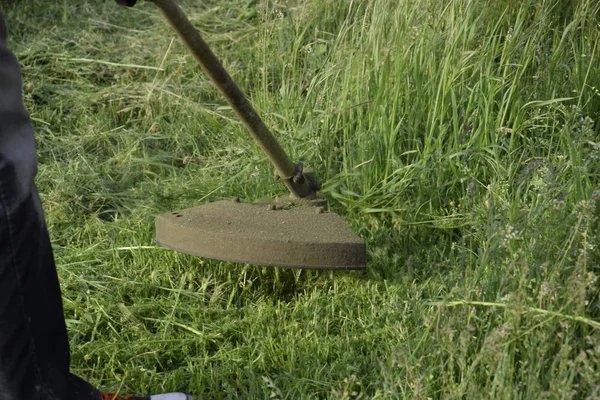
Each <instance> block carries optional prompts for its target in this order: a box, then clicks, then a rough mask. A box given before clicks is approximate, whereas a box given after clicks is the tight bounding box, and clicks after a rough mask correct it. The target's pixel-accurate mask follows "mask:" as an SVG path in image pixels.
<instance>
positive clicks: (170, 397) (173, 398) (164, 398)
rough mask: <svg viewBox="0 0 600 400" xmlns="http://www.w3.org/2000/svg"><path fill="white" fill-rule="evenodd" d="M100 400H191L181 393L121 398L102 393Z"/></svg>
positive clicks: (112, 394) (114, 394)
mask: <svg viewBox="0 0 600 400" xmlns="http://www.w3.org/2000/svg"><path fill="white" fill-rule="evenodd" d="M102 400H193V399H192V398H191V397H190V396H188V395H187V394H183V393H164V394H154V395H152V396H133V395H127V396H121V395H118V394H116V393H104V392H102Z"/></svg>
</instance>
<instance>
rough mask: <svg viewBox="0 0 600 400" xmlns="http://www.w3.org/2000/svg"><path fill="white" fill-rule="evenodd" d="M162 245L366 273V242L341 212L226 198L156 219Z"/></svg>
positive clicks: (256, 260)
mask: <svg viewBox="0 0 600 400" xmlns="http://www.w3.org/2000/svg"><path fill="white" fill-rule="evenodd" d="M156 243H158V244H159V245H161V246H164V247H167V248H170V249H173V250H176V251H179V252H183V253H187V254H192V255H195V256H201V257H207V258H213V259H217V260H223V261H232V262H241V263H247V264H257V265H273V266H280V267H287V268H308V269H337V270H349V269H364V268H365V266H366V248H365V243H364V242H363V241H362V240H361V239H360V238H359V237H358V236H357V235H356V234H355V233H354V232H352V230H351V229H350V228H349V227H348V226H347V225H346V224H345V223H344V221H343V220H342V219H341V218H340V217H339V216H338V215H337V214H335V213H332V212H327V211H324V210H323V208H322V207H318V206H309V205H294V204H285V203H280V202H273V203H242V202H239V201H228V200H222V201H217V202H214V203H208V204H204V205H201V206H198V207H193V208H187V209H185V210H180V211H174V212H171V213H167V214H162V215H159V216H158V217H157V218H156Z"/></svg>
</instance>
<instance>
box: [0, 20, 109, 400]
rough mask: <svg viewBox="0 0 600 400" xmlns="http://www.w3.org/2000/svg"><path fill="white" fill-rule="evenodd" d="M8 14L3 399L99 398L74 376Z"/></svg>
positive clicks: (1, 267)
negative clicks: (9, 29) (38, 190)
mask: <svg viewBox="0 0 600 400" xmlns="http://www.w3.org/2000/svg"><path fill="white" fill-rule="evenodd" d="M5 37H6V28H5V25H4V21H3V18H2V15H1V14H0V400H93V399H99V398H100V395H99V393H98V392H97V391H96V390H95V389H93V388H92V387H91V386H89V385H88V384H87V383H85V382H83V381H81V380H80V379H78V378H76V377H74V376H72V375H70V374H69V343H68V339H67V331H66V327H65V322H64V316H63V307H62V300H61V294H60V287H59V283H58V278H57V274H56V267H55V265H54V259H53V254H52V248H51V246H50V241H49V239H48V233H47V230H46V225H45V223H44V216H43V212H42V207H41V204H40V200H39V196H38V193H37V190H36V188H35V186H34V177H35V173H36V163H37V159H36V154H35V144H34V140H33V130H32V125H31V120H30V118H29V115H28V113H27V111H26V110H25V108H24V106H23V102H22V98H21V77H20V70H19V65H18V63H17V60H16V59H15V57H14V55H13V54H12V53H11V52H10V51H9V50H8V48H7V47H6V43H5Z"/></svg>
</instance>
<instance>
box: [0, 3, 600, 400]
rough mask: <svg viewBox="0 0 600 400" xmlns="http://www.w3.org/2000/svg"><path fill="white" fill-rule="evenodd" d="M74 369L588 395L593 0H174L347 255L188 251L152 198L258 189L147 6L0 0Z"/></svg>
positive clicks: (443, 391)
mask: <svg viewBox="0 0 600 400" xmlns="http://www.w3.org/2000/svg"><path fill="white" fill-rule="evenodd" d="M1 6H2V9H3V10H4V13H5V17H6V19H7V21H8V24H9V28H10V30H11V39H10V40H11V41H10V43H11V45H12V47H13V48H14V50H15V52H16V54H17V56H18V57H19V59H20V61H21V63H22V65H23V74H24V80H25V88H24V93H25V99H26V102H27V106H28V107H29V109H30V111H31V114H32V117H33V118H34V121H35V125H36V134H37V142H38V152H39V159H40V172H39V176H38V185H39V187H40V190H41V192H42V194H43V201H44V205H45V209H46V213H47V220H48V225H49V229H50V233H51V236H52V240H53V243H54V246H55V249H56V258H57V263H58V269H59V273H60V276H61V283H62V288H63V296H64V302H65V308H66V314H67V316H66V317H67V322H68V327H69V332H70V335H71V344H72V352H73V369H74V371H75V372H76V373H78V374H80V375H82V376H85V377H86V378H88V379H89V380H90V381H91V382H93V383H94V384H97V385H99V386H102V387H103V388H105V389H110V390H120V391H122V392H137V393H147V392H149V391H150V392H157V391H162V390H182V391H188V392H190V393H191V394H193V395H195V396H197V397H200V398H280V399H283V398H286V399H296V398H335V399H349V398H386V399H387V398H423V399H425V398H477V399H479V398H536V399H537V398H561V399H563V398H565V399H570V398H590V399H592V398H597V397H599V396H600V384H599V382H600V372H599V371H600V339H599V338H600V336H599V335H598V333H599V329H600V302H599V300H598V288H599V284H598V278H597V277H598V275H599V274H600V267H599V262H600V257H599V254H598V244H599V233H598V222H599V221H598V218H599V214H600V192H599V190H598V183H599V173H600V165H599V162H600V161H599V160H600V138H599V133H600V132H599V131H600V129H599V128H598V126H599V125H598V122H597V121H598V120H599V119H600V92H599V90H600V78H599V77H600V62H599V59H600V49H599V41H600V18H599V17H598V16H599V12H600V6H599V5H598V3H597V2H595V1H592V0H577V1H570V2H564V1H556V0H541V1H522V2H514V1H510V0H497V1H495V2H487V1H483V0H456V1H446V0H403V1H389V0H364V1H354V0H304V1H288V2H284V1H265V0H260V1H256V0H227V1H212V0H211V1H205V2H193V1H187V2H185V3H184V8H185V10H186V12H188V13H189V15H190V17H191V19H192V20H193V22H194V23H195V24H196V26H197V27H198V28H199V29H200V30H201V32H203V33H204V35H205V37H206V39H207V40H208V42H209V43H210V44H211V46H213V48H214V50H215V52H216V53H217V54H219V56H220V57H221V59H222V60H223V62H224V64H225V65H226V67H227V68H228V69H229V70H230V72H231V73H232V75H233V76H234V78H235V79H236V80H237V81H238V82H239V84H240V86H241V87H242V88H243V90H244V91H245V92H246V93H248V94H249V96H250V97H251V99H252V101H253V103H254V104H255V105H256V107H257V108H258V109H259V110H260V112H261V114H262V115H263V116H264V118H265V120H266V121H267V123H268V125H269V126H271V127H272V129H273V131H274V132H275V134H276V136H277V137H278V138H279V139H280V140H281V142H282V143H283V144H284V147H286V148H287V149H289V152H290V154H291V155H292V157H293V158H294V159H298V160H303V161H304V162H306V163H309V164H311V165H312V166H313V167H314V168H315V169H316V171H317V173H318V175H319V176H320V177H321V178H322V179H323V180H324V189H323V193H324V194H325V195H326V196H327V198H328V199H329V205H330V207H331V208H332V209H333V210H335V211H337V212H338V213H340V214H341V215H342V216H343V217H344V218H345V219H346V221H347V222H348V223H349V224H350V225H351V226H352V227H353V228H354V229H355V230H356V231H357V232H358V233H359V234H360V235H361V236H362V237H363V238H364V239H365V240H366V242H367V244H368V252H369V266H368V269H367V270H366V271H365V272H363V273H357V272H352V273H339V272H335V273H334V272H314V271H290V270H282V269H274V268H265V267H257V266H249V265H232V264H228V263H222V262H217V261H211V260H200V259H197V258H193V257H188V256H184V255H180V254H176V253H173V252H169V251H166V250H162V249H160V248H157V247H155V246H154V245H153V244H152V237H153V216H154V215H155V214H157V213H161V212H165V211H167V210H172V209H177V208H185V207H189V206H191V205H194V204H199V203H203V202H207V201H211V200H215V199H220V198H231V197H234V196H237V197H240V198H243V199H248V200H255V199H259V198H264V197H269V196H272V195H274V194H277V193H281V192H283V190H284V189H283V188H282V186H280V185H278V184H276V183H273V182H272V180H271V172H270V171H271V170H270V167H269V165H268V163H267V161H266V160H265V159H264V157H263V156H262V154H261V153H260V152H259V150H258V149H257V148H256V146H255V145H254V144H252V143H251V141H250V139H249V137H248V135H247V134H246V132H244V130H243V127H242V126H241V124H240V123H239V122H238V121H237V120H236V119H235V118H234V115H233V113H232V112H231V110H229V109H228V108H227V107H226V106H225V103H224V101H223V100H222V99H221V97H220V96H219V95H218V93H217V92H216V91H215V89H214V88H213V87H212V86H211V84H210V82H209V81H208V80H207V79H206V77H205V76H204V75H203V74H202V73H201V71H199V69H198V68H197V67H196V66H195V64H194V62H193V59H192V58H191V57H190V56H188V55H187V53H186V51H185V50H184V48H183V46H181V45H180V44H179V42H178V41H177V40H176V39H175V37H174V34H173V33H172V32H171V31H170V30H169V28H168V27H167V26H166V24H164V23H163V21H162V20H161V18H160V16H159V15H158V13H157V12H156V11H155V10H154V9H153V7H152V5H151V4H149V3H145V4H140V5H138V6H137V7H136V8H134V9H123V8H118V7H116V6H115V5H114V4H113V3H112V2H110V1H103V2H91V1H85V0H84V1H75V0H62V1H59V2H56V3H52V4H50V3H47V2H42V1H41V0H31V1H28V2H18V3H17V2H10V1H8V2H6V1H5V2H3V3H2V4H1Z"/></svg>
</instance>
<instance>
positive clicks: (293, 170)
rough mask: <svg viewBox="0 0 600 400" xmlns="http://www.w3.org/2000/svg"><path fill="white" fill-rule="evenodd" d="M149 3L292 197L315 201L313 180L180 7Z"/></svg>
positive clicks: (166, 1) (163, 0)
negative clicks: (219, 92)
mask: <svg viewBox="0 0 600 400" xmlns="http://www.w3.org/2000/svg"><path fill="white" fill-rule="evenodd" d="M151 1H152V2H153V3H154V4H155V5H156V7H158V8H159V9H160V11H161V12H162V13H163V15H164V16H165V18H166V19H167V20H168V21H169V24H170V25H171V27H172V28H173V29H174V30H175V32H177V34H178V35H179V37H180V38H181V40H182V41H183V42H184V43H185V45H186V46H187V47H188V48H189V50H190V51H191V52H192V54H193V55H194V57H195V58H196V60H197V61H198V63H199V64H200V66H201V67H202V69H203V70H204V72H206V73H207V74H208V76H209V77H210V79H211V80H212V81H213V83H214V84H215V85H216V86H217V88H218V89H219V91H221V93H223V95H224V96H225V99H227V102H228V103H229V105H230V106H231V108H232V109H233V110H234V111H235V113H236V114H237V115H238V116H239V117H240V119H241V120H242V122H243V123H244V125H245V126H246V128H248V130H249V131H250V133H251V134H252V136H253V137H254V139H255V140H256V141H257V142H258V144H259V145H260V147H261V148H262V150H263V151H264V152H265V154H266V155H267V157H268V158H269V160H271V163H273V165H274V166H275V169H276V171H277V173H278V175H279V176H280V177H281V178H282V180H283V181H284V183H285V185H286V186H287V188H288V189H289V191H290V193H291V194H292V196H295V197H314V195H315V193H316V190H315V188H314V185H313V182H312V180H309V179H305V178H304V177H303V176H302V175H301V174H299V172H300V171H298V168H297V167H296V165H295V164H294V163H293V162H292V160H291V159H290V158H289V157H288V155H287V154H286V152H285V150H283V148H282V147H281V146H280V145H279V143H278V142H277V140H276V139H275V138H274V137H273V135H272V134H271V132H270V131H269V129H268V128H267V126H266V125H265V124H264V122H263V121H262V120H261V118H260V117H259V116H258V114H257V112H256V111H255V110H254V108H253V107H252V105H251V104H250V102H249V101H248V99H246V96H244V94H243V93H242V91H241V90H240V88H239V87H238V86H237V85H236V83H235V82H234V81H233V79H232V78H231V76H230V75H229V74H228V73H227V71H226V70H225V68H224V67H223V65H222V64H221V62H220V61H219V59H218V58H217V57H216V56H215V54H214V53H213V52H212V51H211V50H210V48H209V47H208V45H207V44H206V42H205V41H204V39H202V36H200V33H199V32H198V31H197V30H196V28H194V26H193V25H192V23H191V22H190V21H189V20H188V18H187V17H186V16H185V14H184V13H183V11H181V9H180V8H179V6H178V5H177V4H176V3H175V2H174V1H173V0H151ZM294 177H296V179H294Z"/></svg>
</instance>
